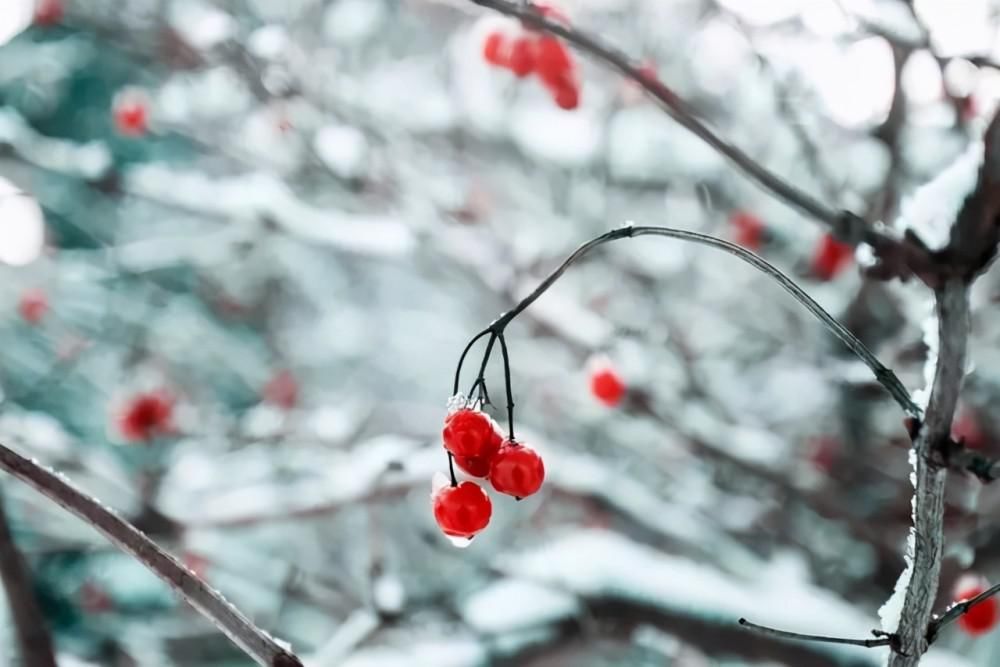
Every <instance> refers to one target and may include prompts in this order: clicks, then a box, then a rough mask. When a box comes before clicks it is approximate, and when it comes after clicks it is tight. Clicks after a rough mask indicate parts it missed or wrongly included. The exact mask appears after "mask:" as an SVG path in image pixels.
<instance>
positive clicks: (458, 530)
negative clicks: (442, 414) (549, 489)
mask: <svg viewBox="0 0 1000 667" xmlns="http://www.w3.org/2000/svg"><path fill="white" fill-rule="evenodd" d="M442 436H443V439H444V448H445V449H446V450H448V455H449V457H451V460H453V461H454V462H455V463H456V464H458V467H459V468H461V469H462V470H464V471H465V472H466V473H468V474H469V475H471V476H473V477H486V478H488V479H489V481H490V484H491V485H492V486H493V489H494V490H495V491H497V492H499V493H504V494H507V495H508V496H513V497H514V498H516V499H518V500H520V499H521V498H526V497H527V496H530V495H532V494H533V493H535V492H537V491H538V489H540V488H541V486H542V482H543V481H544V480H545V465H544V464H543V463H542V457H541V456H539V455H538V453H537V452H536V451H535V450H533V449H531V448H530V447H525V446H524V445H522V444H521V443H519V442H516V441H514V440H510V439H507V438H504V437H503V435H502V434H501V433H500V429H499V427H498V426H497V424H496V422H494V421H493V420H492V419H490V417H489V416H488V415H486V413H484V412H482V411H480V410H477V409H473V408H469V407H463V408H460V409H458V410H455V411H454V412H452V413H451V414H449V415H448V417H447V419H445V422H444V431H443V432H442ZM432 503H433V507H434V519H435V520H436V521H437V524H438V526H439V527H440V528H441V532H443V533H444V534H445V535H448V536H449V537H464V538H468V539H472V538H473V537H475V536H476V534H478V533H479V532H480V531H482V530H483V529H484V528H486V526H487V524H489V522H490V517H491V516H492V514H493V504H492V502H491V501H490V497H489V496H488V495H487V494H486V491H485V490H484V489H483V487H481V486H480V485H479V484H477V483H475V482H472V481H465V482H462V483H460V484H459V483H458V481H457V480H456V479H455V477H454V474H452V481H451V485H449V486H445V487H443V488H441V489H438V490H437V491H436V492H435V493H434V495H433V496H432Z"/></svg>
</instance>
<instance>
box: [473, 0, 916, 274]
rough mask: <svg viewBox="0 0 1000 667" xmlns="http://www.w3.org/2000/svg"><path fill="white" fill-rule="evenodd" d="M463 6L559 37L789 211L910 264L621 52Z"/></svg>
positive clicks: (903, 253) (507, 4)
mask: <svg viewBox="0 0 1000 667" xmlns="http://www.w3.org/2000/svg"><path fill="white" fill-rule="evenodd" d="M469 1H470V2H472V3H474V4H476V5H479V6H481V7H486V8H488V9H492V10H494V11H497V12H499V13H501V14H505V15H507V16H511V17H514V18H517V19H520V20H521V21H523V22H524V23H525V25H529V26H531V27H532V28H535V29H537V30H542V31H545V32H547V33H550V34H553V35H556V36H557V37H561V38H563V39H565V40H566V41H567V42H569V43H571V44H573V45H575V46H576V47H577V48H579V49H580V50H581V51H584V52H586V53H589V54H590V55H592V56H594V57H595V58H597V59H598V60H601V61H602V62H604V63H605V64H606V65H608V66H610V67H611V68H613V69H615V70H618V71H619V72H620V73H622V74H623V75H625V76H626V77H628V78H629V79H631V80H632V81H634V82H635V83H636V84H638V85H639V86H640V87H641V88H642V89H643V90H644V91H645V92H646V93H647V94H648V95H649V96H651V97H652V98H653V99H655V100H656V101H657V102H659V103H660V105H661V106H662V107H663V108H664V109H665V110H666V112H667V113H668V114H670V116H671V117H673V118H674V120H676V121H677V122H678V123H680V124H681V125H682V126H683V127H685V128H686V129H688V130H689V131H690V132H692V133H693V134H694V135H695V136H697V137H698V138H699V139H701V140H702V141H704V142H705V143H707V144H708V145H709V146H711V147H712V148H714V149H715V150H716V151H718V152H719V153H720V154H721V155H723V156H724V157H726V158H727V159H729V160H730V161H731V162H732V163H733V164H734V165H735V166H736V167H737V168H738V169H739V170H740V171H741V172H743V174H744V175H745V176H747V177H748V178H750V179H751V180H753V181H754V182H756V183H757V184H758V185H760V186H761V187H762V188H764V189H765V190H767V191H769V192H770V193H771V194H772V195H774V196H775V197H777V198H778V199H780V200H782V201H784V202H785V203H786V204H788V205H789V206H791V207H793V208H795V209H798V210H799V211H800V212H802V213H804V214H805V215H807V216H809V217H811V218H813V219H815V220H817V221H819V222H822V223H823V224H825V225H826V226H828V227H830V228H831V229H832V230H833V232H834V233H835V234H836V235H837V236H838V237H839V238H841V239H842V240H844V241H847V242H850V243H852V244H854V245H857V244H858V243H861V242H864V243H867V244H869V245H870V246H872V248H873V249H874V250H875V254H876V256H878V257H880V258H885V259H886V260H887V261H888V260H889V256H890V255H893V257H892V260H893V261H892V262H891V263H892V264H893V265H895V266H896V268H897V269H899V268H902V267H899V266H898V265H899V264H900V261H902V262H903V263H904V264H905V263H906V262H908V261H913V260H914V259H915V258H914V257H913V256H912V255H913V253H914V252H915V251H916V249H914V248H908V246H904V244H902V243H901V242H900V241H899V240H897V239H894V238H892V237H890V236H887V235H886V234H884V233H882V232H880V231H877V230H876V229H874V228H872V227H871V226H869V225H868V224H867V223H866V222H865V220H864V219H862V218H861V217H860V216H858V215H857V214H855V213H852V212H850V211H846V210H837V209H833V208H830V207H829V206H827V205H825V204H824V203H822V202H821V201H819V200H818V199H816V198H815V197H813V196H812V195H810V194H808V193H807V192H805V191H803V190H801V189H799V188H797V187H795V186H794V185H792V184H791V183H789V182H787V181H785V180H783V179H782V178H781V177H779V176H778V175H777V174H775V173H774V172H772V171H770V170H768V169H767V168H766V167H764V166H763V165H761V164H760V163H758V162H757V161H755V160H754V159H753V158H751V157H750V156H749V155H747V154H746V153H744V152H743V151H742V150H741V149H740V148H738V147H736V146H734V145H733V144H731V143H729V142H728V141H726V140H725V139H723V138H722V137H720V136H719V135H718V134H716V133H715V132H714V131H712V130H711V129H710V128H709V127H708V125H706V124H705V123H704V122H703V121H701V120H699V119H698V118H697V117H696V115H695V113H694V110H693V109H692V108H691V106H690V105H689V104H688V103H687V101H685V100H684V99H683V98H681V97H680V96H679V95H677V94H676V93H675V92H674V91H673V90H671V89H670V88H668V87H667V86H666V85H665V84H663V83H662V82H661V81H659V80H658V79H657V78H656V77H654V76H650V75H649V74H648V73H647V72H645V71H643V69H642V66H641V65H639V64H637V63H635V62H634V61H633V60H632V59H631V58H630V57H629V56H628V55H626V54H625V53H624V52H622V51H620V50H618V49H616V48H614V47H612V46H609V45H607V44H604V43H603V42H602V41H601V40H600V39H598V38H597V37H594V36H592V35H589V34H587V33H585V32H582V31H580V30H577V29H575V28H572V27H569V26H566V25H564V24H562V23H559V22H557V21H555V20H550V19H548V18H546V17H544V16H542V15H541V14H540V13H539V12H538V11H537V10H536V9H535V8H534V7H533V6H532V5H531V3H530V2H516V1H514V0H469ZM896 273H900V271H898V270H897V271H896Z"/></svg>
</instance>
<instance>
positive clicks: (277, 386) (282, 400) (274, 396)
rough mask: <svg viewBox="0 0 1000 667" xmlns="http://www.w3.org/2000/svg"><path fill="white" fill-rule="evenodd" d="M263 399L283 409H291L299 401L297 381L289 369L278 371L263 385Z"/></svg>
mask: <svg viewBox="0 0 1000 667" xmlns="http://www.w3.org/2000/svg"><path fill="white" fill-rule="evenodd" d="M263 395H264V400H265V401H266V402H267V403H270V404H271V405H275V406H277V407H279V408H282V409H283V410H291V409H292V408H294V407H295V406H296V404H298V402H299V383H298V382H296V380H295V376H294V375H292V372H291V371H289V370H282V371H279V372H278V373H276V374H275V375H274V377H272V378H271V379H270V380H268V381H267V384H266V385H264V391H263Z"/></svg>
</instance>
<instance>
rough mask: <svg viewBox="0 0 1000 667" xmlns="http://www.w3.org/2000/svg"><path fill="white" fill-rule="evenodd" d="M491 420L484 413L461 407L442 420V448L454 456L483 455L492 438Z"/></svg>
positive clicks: (474, 456) (487, 449)
mask: <svg viewBox="0 0 1000 667" xmlns="http://www.w3.org/2000/svg"><path fill="white" fill-rule="evenodd" d="M493 433H494V429H493V420H492V419H490V418H489V417H488V416H487V415H486V414H485V413H482V412H480V411H479V410H472V409H470V408H462V409H461V410H456V411H455V412H453V413H451V414H450V415H448V418H447V419H445V422H444V431H442V433H441V435H442V437H443V439H444V448H445V449H447V450H448V451H449V452H451V453H452V454H454V455H455V456H461V457H464V458H476V457H480V456H483V455H485V454H486V453H487V452H488V451H489V449H490V447H491V443H492V442H493V439H494V435H493Z"/></svg>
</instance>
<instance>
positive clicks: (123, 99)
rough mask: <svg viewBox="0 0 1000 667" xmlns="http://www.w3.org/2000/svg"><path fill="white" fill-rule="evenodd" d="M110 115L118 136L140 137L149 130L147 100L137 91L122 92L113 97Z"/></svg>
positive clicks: (143, 94)
mask: <svg viewBox="0 0 1000 667" xmlns="http://www.w3.org/2000/svg"><path fill="white" fill-rule="evenodd" d="M112 115H113V117H114V121H115V128H116V129H117V130H118V132H119V133H120V134H123V135H125V136H127V137H138V136H142V135H143V134H145V133H146V131H147V130H148V129H149V100H148V99H147V97H146V95H145V93H143V92H141V91H139V90H134V89H132V90H125V91H122V92H121V93H119V94H118V95H117V96H115V101H114V105H113V109H112Z"/></svg>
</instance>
